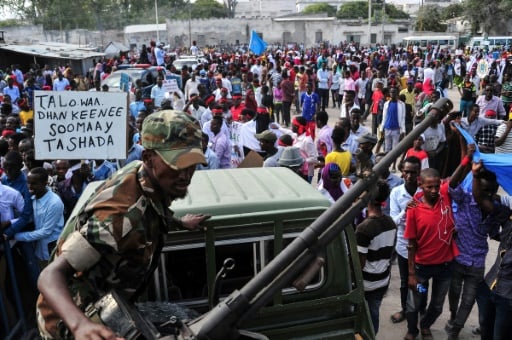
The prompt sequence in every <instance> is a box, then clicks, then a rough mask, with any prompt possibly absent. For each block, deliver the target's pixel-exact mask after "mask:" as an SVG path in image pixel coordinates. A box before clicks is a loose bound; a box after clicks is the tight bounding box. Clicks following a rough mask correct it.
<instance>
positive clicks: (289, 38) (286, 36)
mask: <svg viewBox="0 0 512 340" xmlns="http://www.w3.org/2000/svg"><path fill="white" fill-rule="evenodd" d="M290 41H292V34H291V32H286V31H285V32H283V44H287V43H289V42H290Z"/></svg>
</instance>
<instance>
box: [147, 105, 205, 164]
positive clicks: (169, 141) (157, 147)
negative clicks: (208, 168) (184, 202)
mask: <svg viewBox="0 0 512 340" xmlns="http://www.w3.org/2000/svg"><path fill="white" fill-rule="evenodd" d="M141 138H142V146H144V148H146V149H150V150H154V151H155V152H156V153H157V154H158V155H159V156H160V157H161V158H162V160H163V161H164V162H165V163H166V164H167V165H169V166H170V167H171V168H172V169H174V170H180V169H185V168H188V167H189V166H192V165H195V164H205V165H206V159H205V158H204V155H203V149H202V147H201V128H200V127H199V125H198V123H197V121H196V120H195V119H194V118H192V117H191V116H189V115H187V114H186V113H184V112H180V111H175V110H162V111H158V112H155V113H152V114H150V115H149V116H147V117H146V119H144V123H143V124H142V132H141Z"/></svg>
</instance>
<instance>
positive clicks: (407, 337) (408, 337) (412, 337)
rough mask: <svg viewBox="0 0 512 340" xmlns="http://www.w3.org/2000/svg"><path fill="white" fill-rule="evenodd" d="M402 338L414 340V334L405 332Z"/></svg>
mask: <svg viewBox="0 0 512 340" xmlns="http://www.w3.org/2000/svg"><path fill="white" fill-rule="evenodd" d="M404 340H416V335H414V334H412V333H407V334H406V335H405V336H404Z"/></svg>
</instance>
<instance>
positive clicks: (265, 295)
mask: <svg viewBox="0 0 512 340" xmlns="http://www.w3.org/2000/svg"><path fill="white" fill-rule="evenodd" d="M452 108H453V104H452V102H451V101H450V100H449V99H447V98H442V99H440V100H438V101H437V102H436V103H435V104H434V105H432V107H431V108H430V111H429V113H428V115H427V116H426V117H425V119H424V120H423V121H422V122H421V123H420V124H418V125H417V126H416V127H415V128H414V129H413V130H412V131H411V132H410V133H409V134H408V135H407V136H406V137H405V138H404V139H403V140H402V141H401V142H400V143H399V144H398V145H397V147H396V148H394V149H393V150H391V151H390V152H389V153H388V154H387V155H386V156H385V157H383V158H382V159H381V160H380V161H379V163H377V164H376V165H375V166H374V167H373V169H372V172H371V174H370V175H369V176H367V177H365V178H363V179H361V180H359V181H357V182H356V184H355V185H354V186H353V187H352V188H351V189H350V190H349V191H347V192H346V193H345V194H344V195H343V196H342V197H341V198H340V199H339V200H338V201H336V202H335V203H334V204H333V205H332V206H331V207H330V208H329V209H327V210H326V211H325V212H324V213H322V215H320V216H319V217H318V218H317V219H316V220H315V221H314V222H313V223H311V225H310V226H309V227H307V228H306V229H305V230H304V231H303V232H302V233H301V234H300V235H299V236H297V238H296V239H294V241H293V242H292V243H291V244H289V245H288V246H287V247H286V248H285V249H284V250H283V251H282V252H281V253H280V254H279V255H278V256H276V257H275V258H274V259H273V260H272V261H271V262H270V263H269V264H268V265H267V266H265V268H263V270H262V271H261V272H259V273H258V274H257V275H256V276H255V277H254V278H253V279H251V280H250V281H249V282H248V283H247V284H246V285H245V286H243V287H242V288H241V289H240V290H235V291H234V292H233V293H231V295H229V296H228V297H227V298H226V299H225V300H224V301H222V302H221V303H219V304H218V305H217V306H215V308H213V309H212V310H211V311H209V312H208V313H206V314H205V315H203V316H202V317H200V318H198V319H196V320H193V321H191V322H190V323H189V324H188V325H187V326H188V327H189V328H190V330H191V331H192V333H194V334H195V336H196V337H197V339H229V338H236V337H237V336H238V331H237V326H238V325H239V324H240V322H242V321H243V320H245V319H247V318H248V317H250V316H251V315H253V313H255V312H256V311H257V310H258V309H259V308H261V307H262V306H264V305H265V304H267V303H268V302H269V301H271V299H272V296H274V295H275V294H276V293H277V292H279V291H280V290H281V289H282V288H284V287H286V285H287V284H289V283H290V282H291V281H293V280H294V279H295V278H296V277H297V276H298V275H299V274H300V273H301V272H302V271H303V270H304V268H305V267H306V266H307V265H308V264H309V263H310V262H311V261H312V260H314V259H315V258H316V257H317V256H318V254H319V253H321V251H322V249H323V248H325V246H326V245H327V244H328V243H329V242H331V241H332V240H333V239H334V238H335V237H336V236H337V235H338V234H339V233H340V232H342V231H343V230H344V228H345V227H346V226H348V225H350V224H351V222H352V221H353V220H354V218H355V217H356V216H357V215H358V214H359V212H360V211H361V209H363V208H364V207H365V206H366V205H367V202H368V200H369V188H371V187H372V186H374V185H375V184H376V183H377V180H378V178H379V175H380V174H382V173H383V172H384V170H385V169H388V168H389V166H390V165H391V164H392V163H393V162H394V161H395V159H397V158H398V157H399V156H400V155H401V154H402V153H403V152H405V151H406V150H407V148H408V147H410V145H412V144H413V142H414V140H415V139H417V138H418V137H419V136H420V135H421V134H422V133H423V132H424V131H425V130H426V129H427V128H428V127H429V126H430V125H431V124H432V123H433V122H435V121H438V122H440V121H441V119H442V118H443V117H444V116H445V115H446V114H447V113H448V112H450V111H451V110H452Z"/></svg>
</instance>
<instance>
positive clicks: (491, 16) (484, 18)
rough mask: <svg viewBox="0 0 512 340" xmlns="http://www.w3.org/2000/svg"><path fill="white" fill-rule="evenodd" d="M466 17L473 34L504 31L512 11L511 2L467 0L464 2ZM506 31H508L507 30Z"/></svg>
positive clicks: (504, 0) (503, 0)
mask: <svg viewBox="0 0 512 340" xmlns="http://www.w3.org/2000/svg"><path fill="white" fill-rule="evenodd" d="M463 5H464V14H465V17H466V18H467V19H468V20H469V22H470V23H471V26H472V27H473V32H472V33H473V34H475V33H477V31H478V29H481V31H482V32H483V33H487V34H489V33H490V32H495V31H499V30H500V29H503V27H504V25H505V23H506V21H507V20H508V18H509V16H510V12H511V11H512V1H510V0H488V1H486V2H485V3H482V1H480V0H466V1H464V2H463ZM505 30H506V29H505Z"/></svg>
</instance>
